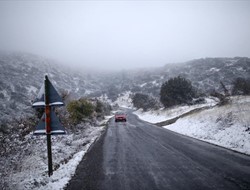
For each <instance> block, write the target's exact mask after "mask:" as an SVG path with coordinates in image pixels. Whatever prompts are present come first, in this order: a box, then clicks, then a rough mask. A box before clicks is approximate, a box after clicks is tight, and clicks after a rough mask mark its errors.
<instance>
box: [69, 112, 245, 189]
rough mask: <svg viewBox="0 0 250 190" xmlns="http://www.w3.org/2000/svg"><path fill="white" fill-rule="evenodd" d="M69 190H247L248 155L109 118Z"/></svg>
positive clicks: (135, 121)
mask: <svg viewBox="0 0 250 190" xmlns="http://www.w3.org/2000/svg"><path fill="white" fill-rule="evenodd" d="M66 189H68V190H78V189H86V190H140V189H141V190H157V189H159V190H165V189H169V190H182V189H185V190H206V189H213V190H217V189H225V190H231V189H250V157H249V156H245V155H242V154H238V153H235V152H233V151H230V150H227V149H224V148H220V147H217V146H213V145H210V144H208V143H205V142H201V141H198V140H195V139H192V138H188V137H185V136H182V135H179V134H176V133H173V132H171V131H168V130H166V129H163V128H159V127H156V126H154V125H151V124H148V123H146V122H143V121H141V120H139V119H138V118H137V117H136V116H135V115H133V114H131V113H128V116H127V123H115V122H114V119H112V120H111V121H110V124H109V127H108V129H107V131H106V133H105V134H104V135H103V136H102V137H101V138H100V140H99V141H98V142H97V143H96V144H95V145H94V146H93V147H92V148H91V149H90V151H89V152H88V153H87V154H86V156H85V157H84V159H83V160H82V161H81V163H80V164H79V166H78V168H77V170H76V173H75V175H74V176H73V178H72V180H71V181H70V182H69V184H68V185H67V187H66Z"/></svg>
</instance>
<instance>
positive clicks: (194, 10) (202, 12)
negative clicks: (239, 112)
mask: <svg viewBox="0 0 250 190" xmlns="http://www.w3.org/2000/svg"><path fill="white" fill-rule="evenodd" d="M0 50H8V51H9V50H14V51H23V52H30V53H35V54H38V55H41V56H45V57H48V58H52V59H55V60H58V61H60V62H63V63H67V64H69V65H82V66H84V67H87V68H98V69H116V70H117V69H118V70H119V69H130V68H140V67H151V66H162V65H164V64H166V63H173V62H184V61H188V60H191V59H196V58H204V57H234V56H247V57H250V1H203V2H200V1H140V0H137V1H132V0H128V1H74V2H71V1H36V2H33V1H21V2H18V1H12V2H9V1H1V2H0Z"/></svg>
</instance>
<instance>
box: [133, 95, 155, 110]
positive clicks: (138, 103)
mask: <svg viewBox="0 0 250 190" xmlns="http://www.w3.org/2000/svg"><path fill="white" fill-rule="evenodd" d="M132 103H133V105H134V107H136V108H138V109H140V108H142V109H143V110H144V111H147V110H149V109H157V108H159V102H158V101H157V99H155V98H153V97H151V96H149V95H147V94H142V93H136V94H135V95H134V96H133V97H132Z"/></svg>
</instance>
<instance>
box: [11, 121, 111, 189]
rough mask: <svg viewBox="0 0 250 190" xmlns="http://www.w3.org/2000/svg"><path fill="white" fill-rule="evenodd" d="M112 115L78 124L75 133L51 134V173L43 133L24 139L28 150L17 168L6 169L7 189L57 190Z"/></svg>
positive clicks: (70, 174) (67, 178)
mask: <svg viewBox="0 0 250 190" xmlns="http://www.w3.org/2000/svg"><path fill="white" fill-rule="evenodd" d="M111 117H112V116H106V117H105V120H103V121H101V122H100V123H99V125H98V126H97V127H94V126H91V125H89V124H79V125H77V126H76V127H77V128H78V129H79V130H78V131H77V132H75V133H72V134H68V135H61V136H52V159H53V168H54V171H53V175H52V176H51V177H48V174H47V171H48V168H47V144H46V136H33V135H32V134H29V135H28V136H27V137H26V138H27V140H28V141H30V143H29V144H28V146H29V147H27V148H28V150H29V151H30V153H29V155H27V156H26V157H25V158H24V159H23V160H20V164H19V169H18V170H15V171H10V173H11V174H10V176H9V177H8V184H10V188H11V189H20V190H22V189H38V190H47V189H53V190H61V189H63V188H64V186H65V185H66V184H67V183H68V181H69V180H70V179H71V177H72V176H73V175H74V173H75V170H76V168H77V166H78V164H79V162H80V161H81V160H82V158H83V156H84V155H85V153H86V152H87V151H88V149H89V147H90V146H91V144H93V142H95V141H96V140H97V138H99V137H100V135H101V134H102V132H103V131H104V130H105V125H106V123H107V121H108V120H109V119H110V118H111Z"/></svg>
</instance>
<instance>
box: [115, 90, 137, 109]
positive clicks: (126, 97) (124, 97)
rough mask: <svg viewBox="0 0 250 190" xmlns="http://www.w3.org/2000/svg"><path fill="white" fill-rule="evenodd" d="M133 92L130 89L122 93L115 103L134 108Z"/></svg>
mask: <svg viewBox="0 0 250 190" xmlns="http://www.w3.org/2000/svg"><path fill="white" fill-rule="evenodd" d="M131 94H132V93H131V92H130V91H126V92H125V93H123V94H120V95H119V97H118V98H117V100H116V101H115V102H114V104H118V106H119V107H122V108H133V104H132V99H131Z"/></svg>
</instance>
